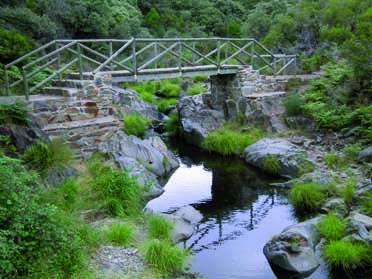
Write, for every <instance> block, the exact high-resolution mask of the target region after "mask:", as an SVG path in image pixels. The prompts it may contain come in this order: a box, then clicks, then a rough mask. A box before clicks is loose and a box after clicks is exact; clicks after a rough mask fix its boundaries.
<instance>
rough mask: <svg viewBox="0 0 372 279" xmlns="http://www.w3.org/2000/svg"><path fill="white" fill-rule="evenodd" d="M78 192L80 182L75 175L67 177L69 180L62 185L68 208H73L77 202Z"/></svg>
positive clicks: (64, 200) (64, 202)
mask: <svg viewBox="0 0 372 279" xmlns="http://www.w3.org/2000/svg"><path fill="white" fill-rule="evenodd" d="M77 192H78V184H77V182H76V179H75V178H74V177H71V178H69V179H67V181H66V182H65V183H64V184H63V185H62V187H61V193H62V195H63V204H64V207H66V208H72V207H73V206H74V204H75V202H76V196H77Z"/></svg>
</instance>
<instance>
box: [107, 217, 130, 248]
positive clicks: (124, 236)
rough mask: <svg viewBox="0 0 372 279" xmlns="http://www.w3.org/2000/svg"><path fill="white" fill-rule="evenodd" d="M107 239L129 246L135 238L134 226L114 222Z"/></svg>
mask: <svg viewBox="0 0 372 279" xmlns="http://www.w3.org/2000/svg"><path fill="white" fill-rule="evenodd" d="M107 240H108V241H110V242H112V243H114V244H116V245H120V246H128V245H130V244H131V242H132V241H133V240H134V228H133V227H131V226H129V225H126V224H118V223H115V224H113V225H112V226H111V227H110V228H109V230H108V232H107Z"/></svg>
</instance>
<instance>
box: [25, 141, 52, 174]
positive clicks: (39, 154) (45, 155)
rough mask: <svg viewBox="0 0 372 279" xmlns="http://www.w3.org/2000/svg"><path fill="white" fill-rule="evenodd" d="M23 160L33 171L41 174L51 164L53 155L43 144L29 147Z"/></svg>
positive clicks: (39, 143)
mask: <svg viewBox="0 0 372 279" xmlns="http://www.w3.org/2000/svg"><path fill="white" fill-rule="evenodd" d="M23 159H24V160H25V162H26V163H28V164H30V166H31V167H32V168H33V169H36V170H37V171H39V172H42V171H44V170H46V169H48V168H49V167H51V166H52V164H53V153H52V151H51V150H50V149H49V147H48V146H47V145H46V144H45V143H43V142H38V143H37V144H34V145H31V147H30V148H29V149H28V150H27V151H26V152H25V153H24V155H23Z"/></svg>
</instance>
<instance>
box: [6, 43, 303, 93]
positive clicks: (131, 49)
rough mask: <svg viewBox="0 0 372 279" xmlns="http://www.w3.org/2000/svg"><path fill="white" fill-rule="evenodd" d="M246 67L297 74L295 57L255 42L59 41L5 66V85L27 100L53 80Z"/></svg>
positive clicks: (184, 73)
mask: <svg viewBox="0 0 372 279" xmlns="http://www.w3.org/2000/svg"><path fill="white" fill-rule="evenodd" d="M244 65H251V66H252V67H253V69H256V70H258V71H260V73H263V74H265V73H267V74H270V75H279V74H282V73H284V72H286V73H293V72H294V73H295V71H296V56H295V55H283V54H273V53H271V52H270V51H269V50H268V49H267V48H265V47H264V46H263V45H262V44H260V43H259V42H258V41H256V40H255V39H232V38H196V39H195V38H193V39H178V38H166V39H165V38H164V39H139V38H132V39H129V40H116V39H102V40H55V41H52V42H50V43H48V44H46V45H44V46H41V47H39V48H38V49H36V50H34V51H32V52H30V53H29V54H27V55H25V56H23V57H21V58H19V59H17V60H16V61H14V62H12V63H10V64H7V65H5V67H4V82H5V90H6V93H7V95H8V96H10V95H12V93H13V91H15V90H16V88H18V91H23V92H24V95H25V97H26V99H29V95H30V94H32V93H34V94H35V93H36V92H38V90H40V89H42V88H43V87H45V86H46V85H47V84H48V82H50V81H52V80H62V79H67V78H70V79H71V78H75V79H80V80H87V79H89V80H92V79H95V77H96V76H97V75H99V76H101V77H102V76H103V77H104V78H107V79H110V80H111V81H112V82H126V81H137V80H152V79H164V78H175V77H188V76H198V75H207V76H211V75H219V74H232V73H237V71H238V70H239V69H240V68H241V67H242V66H244ZM14 66H18V68H20V69H22V78H10V75H9V73H10V72H9V70H10V69H11V68H12V67H14ZM48 69H49V70H48ZM50 69H51V70H50ZM37 76H38V78H37V79H36V77H37ZM40 76H42V78H41V79H40ZM20 87H21V89H20Z"/></svg>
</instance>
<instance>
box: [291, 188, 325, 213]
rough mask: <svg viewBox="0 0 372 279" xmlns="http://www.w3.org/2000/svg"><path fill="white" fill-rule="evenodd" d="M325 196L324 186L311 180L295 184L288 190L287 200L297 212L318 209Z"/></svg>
mask: <svg viewBox="0 0 372 279" xmlns="http://www.w3.org/2000/svg"><path fill="white" fill-rule="evenodd" d="M326 197H327V191H326V187H325V186H323V185H319V184H316V183H313V182H310V183H306V184H297V185H295V186H294V187H293V188H292V189H291V190H290V192H289V200H290V201H291V203H292V204H293V206H294V208H295V210H296V211H298V212H309V213H310V212H316V211H318V210H319V208H320V203H321V202H322V201H323V200H324V199H325V198H326Z"/></svg>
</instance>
